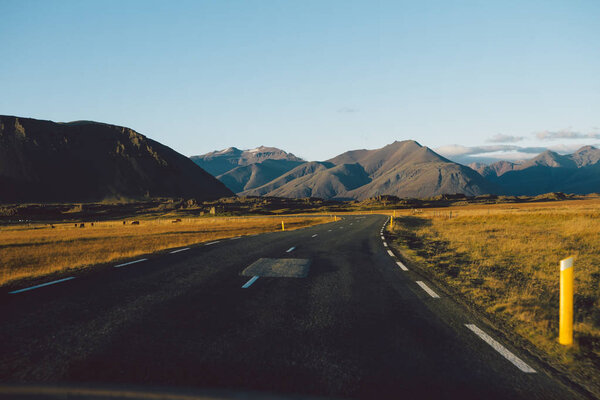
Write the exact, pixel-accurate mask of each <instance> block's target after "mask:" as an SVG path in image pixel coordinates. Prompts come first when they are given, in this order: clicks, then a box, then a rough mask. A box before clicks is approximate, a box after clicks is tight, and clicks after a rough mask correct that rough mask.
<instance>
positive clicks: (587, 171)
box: [477, 146, 600, 196]
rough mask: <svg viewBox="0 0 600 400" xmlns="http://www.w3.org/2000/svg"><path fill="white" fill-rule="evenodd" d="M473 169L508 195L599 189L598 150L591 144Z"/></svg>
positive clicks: (592, 191)
mask: <svg viewBox="0 0 600 400" xmlns="http://www.w3.org/2000/svg"><path fill="white" fill-rule="evenodd" d="M507 164H510V167H511V168H506V167H505V165H507ZM477 171H478V172H479V173H480V174H481V175H482V176H484V177H486V178H488V179H489V180H491V181H493V182H495V183H497V184H498V185H500V186H501V188H502V191H503V192H504V193H507V194H511V195H527V196H536V195H538V194H542V193H549V192H564V193H573V194H588V193H597V192H600V150H598V149H596V148H595V147H592V146H585V147H582V148H581V149H579V150H577V151H576V152H575V153H573V154H567V155H560V154H558V153H555V152H553V151H545V152H543V153H541V154H539V155H538V156H536V157H534V158H532V159H531V160H527V161H525V162H523V163H521V164H512V163H507V162H506V161H499V162H497V163H494V164H491V165H489V166H484V167H478V168H477Z"/></svg>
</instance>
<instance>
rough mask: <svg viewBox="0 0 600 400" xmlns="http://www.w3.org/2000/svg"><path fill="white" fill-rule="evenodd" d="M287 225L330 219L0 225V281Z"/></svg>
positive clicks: (310, 223) (205, 219) (6, 281)
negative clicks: (83, 224)
mask: <svg viewBox="0 0 600 400" xmlns="http://www.w3.org/2000/svg"><path fill="white" fill-rule="evenodd" d="M282 220H283V221H285V229H286V230H292V229H297V228H301V227H305V226H310V225H315V224H319V223H323V222H329V221H331V218H330V217H279V218H270V217H236V218H234V217H230V218H225V217H214V218H205V217H203V218H185V219H183V220H182V221H181V222H178V223H173V222H172V221H173V219H172V218H169V219H150V220H140V225H131V224H127V225H123V223H122V221H121V220H119V221H106V222H96V223H94V226H93V227H92V226H91V225H90V224H89V223H86V224H85V228H79V227H78V225H79V224H74V223H64V224H55V225H54V226H55V228H52V227H51V226H50V225H47V224H38V225H35V224H33V225H20V226H8V227H2V228H0V285H3V284H6V283H9V282H11V281H15V280H18V279H23V278H31V277H37V276H41V275H46V274H50V273H54V272H58V271H63V270H67V269H77V268H84V267H87V266H90V265H94V264H100V263H108V262H112V261H117V260H120V259H125V258H130V257H135V256H138V255H140V254H148V253H153V252H155V251H159V250H164V249H168V248H174V247H180V246H188V245H191V244H194V243H200V242H208V241H211V240H218V239H224V238H229V237H235V236H241V235H250V234H255V233H263V232H271V231H276V230H281V222H282Z"/></svg>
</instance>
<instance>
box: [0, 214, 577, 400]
mask: <svg viewBox="0 0 600 400" xmlns="http://www.w3.org/2000/svg"><path fill="white" fill-rule="evenodd" d="M385 221H386V219H385V217H383V216H380V215H366V216H349V217H346V218H345V219H343V220H342V221H338V222H335V223H333V222H332V223H329V224H324V225H320V226H315V227H310V228H304V229H300V230H296V231H286V232H274V233H268V234H263V235H258V236H251V237H242V238H238V239H236V240H232V239H229V240H222V241H218V242H213V243H208V244H201V245H198V246H192V247H190V248H184V249H176V250H174V251H171V252H164V253H161V254H157V255H152V256H148V257H147V258H145V259H137V260H131V261H132V262H129V263H124V264H121V265H116V266H115V265H105V266H99V267H97V268H94V269H92V270H90V271H88V272H84V273H81V274H79V275H75V276H73V277H72V278H73V279H69V280H63V281H60V282H56V283H54V284H50V285H45V286H40V287H34V288H31V289H29V288H13V289H11V292H12V293H9V292H8V290H5V291H4V292H2V293H0V314H1V321H2V322H1V329H0V380H1V382H2V383H3V385H2V386H1V387H0V397H3V398H36V399H37V398H39V399H48V398H64V396H65V395H66V394H68V393H75V395H74V396H73V397H69V398H103V396H102V393H104V394H106V393H112V394H114V395H115V396H116V397H115V398H149V397H144V396H145V395H144V394H140V392H139V390H140V388H142V391H146V392H149V391H153V392H154V393H156V391H158V392H160V393H163V392H164V393H166V392H169V393H172V392H174V393H178V394H177V395H173V396H175V397H169V396H168V395H166V394H165V397H164V398H174V399H175V398H177V399H184V398H197V397H195V396H196V395H207V396H209V397H210V396H216V397H218V398H240V396H243V395H244V394H246V395H247V396H248V397H247V398H255V397H258V398H261V397H263V395H264V396H267V395H270V394H273V395H275V397H274V398H278V396H282V397H284V398H285V397H288V396H300V397H303V396H307V397H313V396H314V397H326V398H369V399H387V398H389V399H392V398H393V399H404V398H405V399H412V398H419V399H428V398H434V399H440V398H441V399H448V398H460V399H470V398H473V399H571V398H579V395H578V394H576V393H575V392H573V391H571V389H569V388H568V387H567V386H565V385H564V384H562V383H560V382H559V381H557V380H555V379H554V378H552V377H551V376H550V375H549V374H548V373H547V372H546V371H545V368H544V366H543V365H540V364H538V363H537V362H536V361H535V360H532V359H529V358H528V357H526V356H524V355H522V354H521V353H520V351H519V349H515V348H514V347H512V346H511V345H510V343H506V342H503V341H502V340H501V339H500V338H499V337H498V336H496V335H495V332H494V331H493V330H492V329H491V328H490V327H488V326H486V325H485V324H484V323H482V322H481V321H480V320H478V319H477V317H476V316H474V315H473V314H471V313H470V312H468V311H467V310H465V309H464V308H462V307H460V306H458V305H457V304H456V303H455V302H454V301H453V300H452V299H451V298H448V297H446V296H445V295H443V292H442V291H440V290H439V289H438V288H436V287H435V285H433V284H432V283H431V282H429V281H427V280H426V279H424V278H423V277H422V276H419V275H418V274H417V273H416V272H415V271H412V270H409V269H408V268H406V267H405V266H404V265H403V264H401V263H399V262H398V260H397V259H396V258H395V257H394V256H393V253H392V252H391V251H390V250H389V249H388V247H387V246H386V243H385V238H383V237H382V235H381V228H382V225H383V224H384V223H385ZM265 258H266V259H271V260H262V261H260V262H259V263H258V264H257V263H256V262H257V261H258V260H259V259H265ZM286 259H293V260H294V261H288V260H286ZM290 265H291V266H292V267H294V268H297V270H295V271H296V273H297V274H296V275H297V276H302V275H303V273H306V274H305V275H306V276H305V277H281V276H278V275H286V274H288V272H289V271H290V268H292V267H290ZM250 266H252V268H250V269H248V270H247V268H248V267H250ZM115 267H117V268H115ZM242 273H244V275H242ZM267 275H275V276H267ZM66 278H69V277H66ZM23 289H27V290H23ZM73 388H75V389H73ZM82 388H86V390H87V388H92V389H93V390H92V391H91V392H86V391H85V390H80V389H82ZM129 388H136V389H135V390H138V392H135V391H133V392H135V393H138V394H137V395H132V397H128V396H125V395H123V393H133V392H129V391H128V390H129ZM78 390H79V391H78ZM94 390H96V391H97V392H94ZM103 390H104V391H106V392H102V391H103ZM132 390H133V389H132ZM70 391H71V392H70ZM98 391H99V392H98ZM165 391H166V392H165ZM94 393H95V394H94ZM119 393H120V394H121V395H122V396H125V397H119V396H118V394H119ZM182 393H183V394H182ZM61 396H62V397H61ZM135 396H138V397H135ZM188 396H190V397H188ZM156 398H158V397H156ZM294 398H295V397H294Z"/></svg>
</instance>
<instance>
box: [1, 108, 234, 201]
mask: <svg viewBox="0 0 600 400" xmlns="http://www.w3.org/2000/svg"><path fill="white" fill-rule="evenodd" d="M231 194H232V193H231V191H230V190H229V189H227V188H226V187H225V186H224V185H223V184H222V183H221V182H219V181H218V180H217V179H215V178H214V177H213V176H211V175H210V174H208V173H207V172H205V171H204V170H202V168H200V167H198V166H197V165H195V164H194V163H193V162H192V161H191V160H190V159H189V158H187V157H185V156H183V155H181V154H179V153H177V152H175V151H174V150H172V149H170V148H168V147H166V146H164V145H162V144H160V143H158V142H156V141H154V140H151V139H148V138H147V137H145V136H143V135H141V134H139V133H137V132H135V131H134V130H132V129H129V128H125V127H120V126H115V125H109V124H103V123H98V122H91V121H77V122H72V123H55V122H51V121H42V120H36V119H30V118H19V117H12V116H0V202H2V203H9V202H10V203H12V202H21V203H23V202H76V201H82V202H83V201H102V200H122V199H148V198H157V197H169V198H175V197H177V198H196V199H199V200H211V199H217V198H220V197H224V196H230V195H231Z"/></svg>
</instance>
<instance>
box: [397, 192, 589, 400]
mask: <svg viewBox="0 0 600 400" xmlns="http://www.w3.org/2000/svg"><path fill="white" fill-rule="evenodd" d="M450 212H452V218H449V216H450ZM397 215H399V216H400V215H401V216H400V217H399V218H398V219H397V225H396V226H395V229H394V232H395V233H397V234H398V235H399V237H400V238H399V240H398V241H397V242H396V243H397V245H399V246H400V247H403V248H404V250H405V251H406V252H407V253H408V254H409V256H410V258H412V259H414V260H415V261H416V262H417V263H419V264H420V265H421V266H422V268H423V269H424V270H426V271H427V272H428V273H430V274H432V275H434V276H435V277H436V278H438V279H440V280H442V281H443V282H445V283H446V284H447V285H449V286H450V287H451V288H452V290H454V291H455V292H457V293H459V294H460V295H461V296H462V297H463V298H464V299H466V300H467V301H468V302H470V303H472V304H473V305H475V306H477V307H478V308H479V309H481V310H484V311H485V312H487V313H489V314H490V315H491V316H492V317H493V319H496V320H498V321H502V322H503V323H504V324H505V326H508V327H510V329H511V330H513V331H514V332H516V333H517V334H518V335H520V336H521V337H522V338H524V339H526V340H527V341H529V342H530V343H531V344H533V345H534V346H535V347H536V348H537V349H539V350H540V353H541V354H544V355H545V356H547V357H548V359H549V360H551V361H553V362H556V363H559V364H560V365H562V366H563V367H565V368H567V369H569V370H571V371H572V372H573V371H574V372H575V373H577V375H578V376H580V377H581V378H582V379H583V380H587V381H589V382H590V384H591V382H594V381H595V382H596V383H595V384H592V386H594V385H595V387H593V390H594V391H596V392H597V393H598V392H600V387H598V386H599V383H600V201H599V200H584V201H565V202H551V203H537V204H536V203H533V204H532V203H529V204H502V205H493V206H481V205H479V206H471V207H469V206H466V207H453V208H447V209H436V210H416V211H415V210H411V211H404V212H402V213H398V214H397ZM571 255H573V256H575V257H576V261H575V292H576V295H575V325H574V329H575V345H574V346H573V347H570V348H569V347H564V346H561V345H559V344H558V343H557V335H558V305H559V267H558V266H559V261H560V260H561V259H563V258H566V257H568V256H571Z"/></svg>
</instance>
